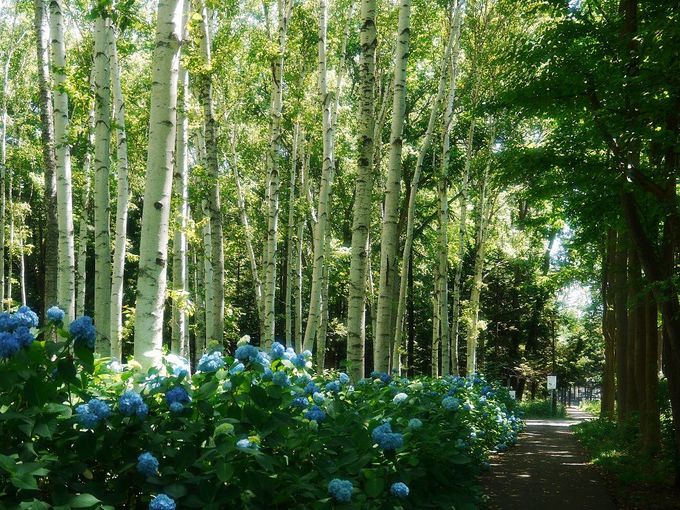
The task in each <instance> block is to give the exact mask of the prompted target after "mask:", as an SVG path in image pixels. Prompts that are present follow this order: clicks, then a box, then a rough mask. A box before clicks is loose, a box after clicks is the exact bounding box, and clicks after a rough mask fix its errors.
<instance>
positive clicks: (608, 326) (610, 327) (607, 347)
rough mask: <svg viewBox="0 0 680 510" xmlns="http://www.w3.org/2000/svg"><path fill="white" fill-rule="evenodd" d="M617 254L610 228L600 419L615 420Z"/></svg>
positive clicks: (605, 264)
mask: <svg viewBox="0 0 680 510" xmlns="http://www.w3.org/2000/svg"><path fill="white" fill-rule="evenodd" d="M615 254H616V230H614V229H613V228H610V229H609V230H608V232H607V245H606V248H605V254H604V256H603V257H602V258H603V261H602V268H603V272H604V275H603V278H602V303H603V307H604V311H603V314H602V332H603V336H604V373H603V375H602V401H601V404H600V417H602V418H608V419H612V418H614V402H615V395H616V383H615V379H614V373H615V366H616V365H615V363H616V359H615V345H616V319H615V315H614V295H615V286H614V283H615V280H614V271H615V264H614V262H615V258H614V257H615Z"/></svg>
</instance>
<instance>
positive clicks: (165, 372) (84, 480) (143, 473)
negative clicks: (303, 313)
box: [0, 314, 522, 510]
mask: <svg viewBox="0 0 680 510" xmlns="http://www.w3.org/2000/svg"><path fill="white" fill-rule="evenodd" d="M7 317H9V316H7V314H4V316H0V329H2V328H3V324H4V323H3V318H7ZM36 320H37V318H36ZM86 326H87V325H86V324H85V325H84V331H83V330H82V329H81V330H73V328H71V330H72V331H71V332H69V331H67V330H65V329H64V328H63V327H62V325H61V324H60V323H51V324H48V325H47V326H46V327H44V328H42V329H36V328H33V329H32V332H33V334H35V335H36V336H37V338H36V340H35V341H32V342H30V344H29V345H27V346H26V347H23V348H22V349H20V350H19V351H18V352H13V353H11V354H10V355H8V356H5V357H4V358H3V359H0V500H1V501H2V502H3V504H4V505H6V506H9V507H14V506H16V507H21V508H36V509H40V508H49V507H51V506H53V507H54V508H57V509H59V508H123V507H124V508H146V507H147V506H149V505H150V504H151V506H150V508H171V507H170V506H163V505H164V504H165V503H166V502H168V501H170V499H165V498H163V497H159V498H158V499H156V500H154V499H153V496H155V495H160V494H165V495H167V496H168V497H169V498H171V499H174V500H175V501H176V504H177V505H178V506H179V507H181V508H203V509H205V510H211V509H215V510H216V509H221V508H227V507H230V508H234V507H237V508H265V507H266V508H332V507H334V506H335V505H337V506H339V507H340V506H342V505H343V504H344V503H340V500H341V499H342V498H346V497H351V500H352V506H351V507H352V508H367V509H382V508H450V507H453V506H455V507H456V508H472V507H474V506H476V504H477V502H478V496H479V494H478V491H477V489H476V484H475V482H474V480H475V477H476V475H477V473H478V472H479V470H480V469H482V468H483V465H484V463H485V461H486V459H487V455H488V453H489V451H491V450H503V449H505V448H506V447H507V446H509V445H511V444H513V443H514V442H515V441H516V437H517V433H518V431H519V430H520V428H521V426H522V424H521V421H520V420H519V419H517V418H515V416H514V415H513V414H512V412H511V411H509V407H508V406H510V405H512V404H511V399H510V398H509V396H508V394H507V392H506V391H505V390H503V389H496V388H494V387H492V386H491V385H489V384H487V383H485V382H484V381H483V380H481V379H479V378H474V379H463V378H459V377H446V378H441V379H432V378H422V379H418V380H414V381H409V380H408V379H406V378H401V377H394V378H392V377H390V376H388V375H387V374H372V376H371V377H370V378H368V379H364V380H362V381H358V382H357V384H356V385H355V386H352V385H351V384H350V381H349V378H348V377H347V376H346V375H345V374H339V373H337V372H334V371H326V372H324V373H323V374H314V373H313V372H312V371H311V362H310V361H309V359H310V358H311V353H308V352H307V353H303V354H297V355H296V354H295V353H292V352H291V351H290V350H289V351H284V349H283V347H282V346H280V345H279V344H275V346H274V347H273V349H272V351H271V353H268V354H265V353H262V352H260V351H259V350H258V349H257V348H255V347H253V346H250V345H249V344H246V343H244V342H241V344H242V345H241V346H240V347H239V349H238V350H237V352H236V357H237V358H239V359H234V357H232V356H226V355H223V354H222V353H221V352H219V351H213V352H211V353H207V354H205V355H204V356H203V358H202V359H201V362H200V363H199V371H197V373H195V374H193V375H192V376H190V375H189V373H188V370H187V369H188V365H187V364H186V362H185V361H184V360H182V359H180V358H178V357H176V356H172V355H170V356H166V357H165V358H164V366H163V367H162V368H160V369H151V370H149V371H148V373H143V372H142V371H141V370H140V369H139V368H138V366H137V368H135V366H136V364H135V363H134V362H131V363H129V364H128V365H127V366H120V365H119V364H118V363H111V362H108V361H107V360H103V359H95V358H94V357H93V354H92V351H91V350H90V348H89V347H90V345H89V341H87V340H86V339H85V337H88V336H89V335H90V333H91V331H90V330H89V329H87V327H86ZM0 334H1V333H0ZM10 334H13V333H10ZM3 338H4V337H3ZM84 339H85V340H84ZM0 342H2V338H0ZM0 352H2V351H0ZM239 360H240V361H239ZM132 392H134V393H132ZM376 429H377V430H376ZM140 456H142V457H141V458H140ZM156 462H157V464H156ZM156 467H157V469H156ZM336 479H337V480H340V481H341V482H334V483H333V484H332V487H331V489H332V490H331V492H330V493H329V483H330V482H331V481H332V480H336ZM342 481H349V482H351V484H352V487H353V492H351V493H349V492H348V491H345V492H342V491H343V490H344V489H345V488H346V487H347V484H343V483H342ZM399 482H401V483H404V484H406V486H407V487H408V489H407V490H405V489H404V487H403V486H401V485H396V486H395V487H392V485H393V484H395V483H397V484H398V483H399ZM406 492H409V494H408V496H407V497H406V498H405V499H399V498H400V497H403V496H404V495H405V493H406ZM345 506H347V505H345Z"/></svg>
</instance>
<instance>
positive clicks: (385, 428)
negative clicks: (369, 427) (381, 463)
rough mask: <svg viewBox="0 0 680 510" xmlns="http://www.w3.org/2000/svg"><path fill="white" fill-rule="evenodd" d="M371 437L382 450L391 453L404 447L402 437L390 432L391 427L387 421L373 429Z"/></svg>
mask: <svg viewBox="0 0 680 510" xmlns="http://www.w3.org/2000/svg"><path fill="white" fill-rule="evenodd" d="M371 437H372V438H373V441H375V442H376V443H378V446H379V447H380V448H382V449H383V450H387V451H391V450H396V449H398V448H401V447H402V446H404V436H403V435H402V434H400V433H398V432H392V425H391V424H390V422H388V421H386V422H385V423H383V424H382V425H378V426H377V427H376V428H374V429H373V432H371Z"/></svg>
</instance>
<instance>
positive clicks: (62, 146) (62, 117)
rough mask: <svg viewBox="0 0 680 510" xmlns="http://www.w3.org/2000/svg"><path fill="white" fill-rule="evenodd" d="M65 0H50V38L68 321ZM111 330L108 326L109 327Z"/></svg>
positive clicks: (71, 274)
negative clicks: (63, 13) (63, 7)
mask: <svg viewBox="0 0 680 510" xmlns="http://www.w3.org/2000/svg"><path fill="white" fill-rule="evenodd" d="M62 6H63V0H50V39H51V42H52V78H53V81H54V94H53V106H54V139H55V151H56V158H57V219H58V223H59V250H58V257H59V270H58V277H57V302H58V305H59V306H60V307H61V308H62V309H63V310H64V311H65V312H66V318H67V320H72V319H73V317H74V315H75V255H74V239H73V237H74V232H73V204H72V191H71V148H70V146H69V118H68V94H67V92H66V49H65V48H66V46H65V42H64V20H63V15H62V11H63V9H62ZM107 331H108V329H107Z"/></svg>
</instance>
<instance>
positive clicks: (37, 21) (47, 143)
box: [0, 0, 59, 311]
mask: <svg viewBox="0 0 680 510" xmlns="http://www.w3.org/2000/svg"><path fill="white" fill-rule="evenodd" d="M34 14H35V17H34V28H35V37H36V50H37V58H38V60H37V62H38V86H39V88H40V124H41V130H40V136H41V140H42V154H43V165H45V172H44V175H45V193H44V195H43V197H44V198H43V200H44V201H45V216H46V229H45V253H46V254H47V256H46V257H45V290H44V296H43V310H44V311H47V309H48V308H50V307H51V306H52V305H55V304H56V303H57V270H58V266H59V261H58V252H59V224H58V222H57V190H56V187H57V180H56V179H57V175H56V171H57V160H56V155H55V145H54V112H53V106H52V86H51V83H50V69H49V60H50V57H49V37H50V34H49V30H50V29H49V24H48V20H47V4H46V3H45V0H35V2H34ZM5 83H7V80H5ZM3 97H5V94H3ZM4 113H5V108H3V114H4ZM3 124H4V119H3ZM4 129H5V128H4V127H3V132H4ZM2 138H3V141H2V144H3V146H4V143H5V142H4V139H5V137H4V136H3V137H2ZM2 153H3V162H2V165H1V166H0V168H1V169H2V176H0V181H2V183H1V186H2V189H0V194H1V195H2V198H1V199H0V200H1V202H2V203H1V205H0V224H3V225H4V218H5V216H4V215H5V193H4V185H5V179H4V174H5V164H4V155H5V149H4V147H3V150H2ZM0 231H1V232H0V250H2V251H1V252H0V306H2V305H1V304H2V302H3V300H4V296H3V292H4V287H5V285H4V275H5V257H4V246H5V229H4V228H2V229H0Z"/></svg>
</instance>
